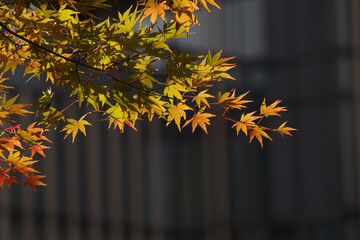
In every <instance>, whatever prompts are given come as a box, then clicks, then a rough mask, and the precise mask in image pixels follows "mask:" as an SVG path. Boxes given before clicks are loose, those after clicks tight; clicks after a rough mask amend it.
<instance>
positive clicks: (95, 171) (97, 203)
mask: <svg viewBox="0 0 360 240" xmlns="http://www.w3.org/2000/svg"><path fill="white" fill-rule="evenodd" d="M99 130H100V129H99V128H96V127H89V128H88V129H87V132H88V137H87V138H86V151H87V159H85V162H86V166H83V167H86V172H87V181H86V187H87V198H86V201H88V204H89V205H88V206H89V207H88V209H87V211H88V221H89V225H88V228H89V229H88V234H89V235H88V239H90V240H91V239H93V240H98V239H103V236H102V209H101V198H102V192H101V188H102V187H103V186H101V179H100V178H101V176H100V173H101V166H100V165H101V164H102V162H103V161H106V159H103V158H102V156H100V152H99V151H100V147H101V145H102V144H101V137H100V135H99V134H100V133H99Z"/></svg>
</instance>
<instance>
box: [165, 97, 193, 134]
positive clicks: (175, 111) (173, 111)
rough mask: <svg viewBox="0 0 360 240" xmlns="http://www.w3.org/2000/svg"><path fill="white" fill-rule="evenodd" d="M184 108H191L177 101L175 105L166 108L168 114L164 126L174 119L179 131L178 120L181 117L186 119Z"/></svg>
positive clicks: (179, 120)
mask: <svg viewBox="0 0 360 240" xmlns="http://www.w3.org/2000/svg"><path fill="white" fill-rule="evenodd" d="M185 110H191V108H190V107H189V106H187V105H186V104H184V103H178V104H177V105H174V106H172V107H171V108H169V109H168V111H169V115H168V117H167V123H166V126H167V125H169V124H170V123H171V122H172V121H173V120H174V121H175V124H176V126H177V127H178V129H179V131H180V132H181V127H180V122H181V118H184V119H186V112H185Z"/></svg>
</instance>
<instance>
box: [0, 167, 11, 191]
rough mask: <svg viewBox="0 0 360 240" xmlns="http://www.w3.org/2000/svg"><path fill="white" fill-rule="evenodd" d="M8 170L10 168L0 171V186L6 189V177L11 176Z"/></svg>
mask: <svg viewBox="0 0 360 240" xmlns="http://www.w3.org/2000/svg"><path fill="white" fill-rule="evenodd" d="M8 171H9V170H5V171H3V172H1V173H0V187H1V189H2V190H4V184H5V183H6V179H8V178H9V177H10V176H9V174H7V173H6V172H8Z"/></svg>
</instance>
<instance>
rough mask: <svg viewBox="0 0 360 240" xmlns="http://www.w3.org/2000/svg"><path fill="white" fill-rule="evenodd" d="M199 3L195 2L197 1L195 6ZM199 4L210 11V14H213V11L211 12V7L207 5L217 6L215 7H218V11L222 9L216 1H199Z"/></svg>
mask: <svg viewBox="0 0 360 240" xmlns="http://www.w3.org/2000/svg"><path fill="white" fill-rule="evenodd" d="M197 2H198V0H195V1H194V3H195V4H197ZM199 2H200V3H201V5H203V6H204V7H205V8H206V10H208V11H209V12H211V11H210V9H209V7H208V6H207V3H209V4H211V5H213V6H215V7H217V8H218V9H221V8H220V7H219V5H217V4H216V2H215V1H214V0H199Z"/></svg>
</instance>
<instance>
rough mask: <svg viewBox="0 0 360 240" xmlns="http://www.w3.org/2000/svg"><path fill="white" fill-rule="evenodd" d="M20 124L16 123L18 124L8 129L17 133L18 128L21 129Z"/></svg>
mask: <svg viewBox="0 0 360 240" xmlns="http://www.w3.org/2000/svg"><path fill="white" fill-rule="evenodd" d="M20 126H21V125H20V124H18V125H16V126H10V127H8V128H6V129H8V130H10V132H11V133H15V132H16V129H20Z"/></svg>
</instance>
